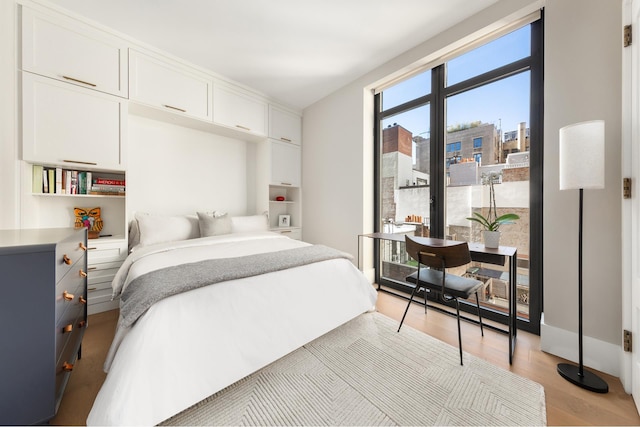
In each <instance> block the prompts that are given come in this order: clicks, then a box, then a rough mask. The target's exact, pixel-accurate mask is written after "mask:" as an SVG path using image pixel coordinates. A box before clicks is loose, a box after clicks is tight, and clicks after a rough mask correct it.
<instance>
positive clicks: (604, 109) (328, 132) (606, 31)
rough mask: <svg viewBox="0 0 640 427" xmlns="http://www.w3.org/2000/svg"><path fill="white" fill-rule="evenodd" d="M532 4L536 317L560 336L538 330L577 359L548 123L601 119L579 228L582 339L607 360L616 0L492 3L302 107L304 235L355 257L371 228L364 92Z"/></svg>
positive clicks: (615, 298)
mask: <svg viewBox="0 0 640 427" xmlns="http://www.w3.org/2000/svg"><path fill="white" fill-rule="evenodd" d="M541 6H546V9H545V18H546V21H545V30H546V42H545V44H546V46H545V63H546V65H545V130H544V138H545V158H544V162H545V165H544V236H543V237H544V246H543V249H544V254H545V256H544V304H545V322H546V324H547V326H549V328H547V332H550V331H559V332H561V333H560V334H553V336H552V334H551V333H549V334H548V335H547V336H545V334H544V333H543V335H542V343H543V345H546V344H547V343H549V342H551V341H553V342H556V341H558V340H557V339H556V338H560V337H561V335H563V334H562V333H566V335H565V336H564V337H562V338H561V339H560V341H564V342H565V343H567V348H568V349H570V351H569V353H567V354H565V353H563V352H562V351H560V349H556V348H551V347H547V348H549V349H550V351H552V352H556V354H562V355H564V356H565V357H570V358H572V359H574V360H575V359H577V355H576V353H577V338H576V334H575V331H576V330H577V320H576V319H577V309H576V306H577V294H576V286H577V285H576V270H577V268H576V266H575V261H576V255H575V252H576V250H577V231H575V226H576V223H577V193H576V194H575V195H572V194H569V193H567V192H563V193H560V192H559V191H558V190H557V188H558V185H557V184H558V164H557V142H558V141H557V140H558V137H557V134H558V129H559V128H560V127H561V126H564V125H566V124H569V123H573V122H576V121H581V120H588V119H594V118H603V119H605V120H606V122H607V158H606V162H607V165H606V170H607V188H606V189H605V190H601V191H599V192H596V191H588V192H587V196H586V199H587V200H586V209H587V212H588V218H587V219H586V220H585V221H586V229H587V230H589V233H592V234H591V235H589V239H590V242H589V243H588V246H586V247H585V256H587V257H590V258H589V259H591V260H592V261H590V262H589V263H588V264H590V265H589V266H588V270H587V273H588V274H587V275H586V276H588V277H589V283H587V284H585V300H584V303H585V313H586V315H585V335H588V336H591V337H593V339H594V340H595V345H598V346H599V348H600V349H605V351H604V353H611V354H612V358H614V359H616V360H617V359H618V354H617V351H618V350H619V344H618V343H619V338H620V333H621V330H620V322H621V319H620V311H621V290H620V288H621V284H620V281H621V275H620V261H619V260H620V244H621V243H620V226H619V218H620V208H619V206H620V202H619V200H620V199H619V197H620V184H619V180H620V174H619V170H620V166H619V164H620V125H621V124H620V114H621V112H620V103H621V101H620V85H621V80H620V75H621V68H620V67H621V65H620V64H621V55H620V50H621V46H620V40H621V0H607V1H603V0H547V1H546V2H542V1H534V0H530V1H527V0H518V1H515V0H503V1H500V2H498V3H496V4H495V5H493V6H492V7H490V8H488V9H485V10H484V11H482V12H480V13H479V14H477V15H475V16H474V17H471V18H470V19H468V20H466V21H464V22H462V23H461V24H459V25H456V26H455V27H453V28H451V29H450V30H447V31H445V32H443V33H441V34H439V35H438V36H436V37H434V38H432V39H430V40H427V41H425V42H424V43H423V44H421V45H419V46H417V47H415V48H414V49H411V50H410V51H408V52H406V53H404V54H402V55H400V56H398V57H397V58H395V59H393V60H392V61H389V62H388V63H386V64H384V65H383V66H381V67H379V68H377V69H375V70H373V71H371V72H370V73H368V74H367V75H365V76H363V77H362V78H360V79H358V80H357V81H355V82H353V83H351V84H349V85H348V86H346V87H344V88H342V89H340V90H338V91H336V92H335V93H332V94H331V95H329V96H327V97H326V98H324V99H322V100H320V101H319V102H317V103H315V104H314V105H311V106H310V107H308V108H307V109H305V111H304V122H303V123H304V126H303V129H304V150H303V182H304V189H305V196H304V203H303V220H304V224H305V232H304V236H305V239H306V240H308V241H310V242H313V243H323V244H327V245H330V246H334V247H337V248H339V249H342V250H345V251H349V252H351V253H353V254H356V251H357V238H356V236H357V235H358V234H359V233H362V232H371V231H373V230H372V224H373V221H372V220H369V218H373V201H372V200H373V199H372V197H371V192H372V189H371V188H372V185H373V174H372V172H371V171H372V169H369V170H367V169H365V167H364V166H363V161H364V162H367V161H369V160H370V159H371V150H372V146H373V126H372V123H373V110H372V108H371V105H372V98H373V94H372V93H371V92H370V91H368V90H367V89H368V88H372V87H375V85H376V84H377V82H380V81H384V79H385V78H388V77H389V76H393V75H397V74H400V73H402V72H403V71H406V70H407V69H410V68H412V67H415V66H416V65H419V64H424V63H429V62H430V61H433V60H436V59H437V58H438V57H440V56H442V54H443V53H445V52H447V51H450V50H451V49H453V48H455V47H459V46H460V45H461V44H464V43H466V42H467V41H469V40H473V39H476V38H477V37H478V36H480V35H482V34H486V33H487V32H489V31H490V30H493V29H496V28H498V27H500V26H502V25H504V24H505V23H507V22H511V21H513V19H515V18H516V17H519V16H520V17H521V16H524V15H526V14H528V13H530V12H533V11H535V10H537V9H538V8H539V7H541ZM363 124H364V125H363ZM365 171H366V173H363V172H365ZM363 201H366V203H364V204H363ZM364 219H367V220H368V221H369V222H368V223H365V221H364ZM568 242H569V243H568ZM574 242H576V243H575V244H574ZM596 242H597V245H598V248H597V249H596V247H595V245H596ZM368 251H370V249H368ZM596 254H597V256H596ZM594 256H596V257H595V258H594ZM369 258H370V257H369ZM365 267H370V265H367V266H365ZM567 335H568V336H567ZM611 349H613V351H611ZM585 350H586V348H585ZM516 351H518V350H517V349H516ZM600 354H602V353H599V355H600ZM585 360H588V362H589V363H587V364H588V365H589V364H590V366H592V367H594V368H597V369H604V370H606V371H608V372H610V373H614V374H617V362H612V363H610V361H609V359H607V360H601V359H600V358H599V356H597V357H593V358H590V359H585Z"/></svg>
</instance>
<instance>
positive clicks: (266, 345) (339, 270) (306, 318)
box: [87, 232, 376, 425]
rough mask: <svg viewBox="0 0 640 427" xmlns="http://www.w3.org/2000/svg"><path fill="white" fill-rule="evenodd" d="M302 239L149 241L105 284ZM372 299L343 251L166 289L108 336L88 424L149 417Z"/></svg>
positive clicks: (250, 368)
mask: <svg viewBox="0 0 640 427" xmlns="http://www.w3.org/2000/svg"><path fill="white" fill-rule="evenodd" d="M303 245H307V243H304V242H300V241H297V240H292V239H289V238H287V237H284V236H282V235H280V234H276V233H269V232H263V233H243V234H230V235H224V236H215V237H207V238H199V239H192V240H186V241H181V242H172V243H166V244H159V245H153V246H149V247H146V248H142V249H140V250H139V251H135V252H133V253H132V254H131V255H130V256H129V258H127V260H126V261H125V263H124V264H123V266H122V268H121V270H120V271H119V272H118V274H117V275H116V278H115V279H114V282H113V286H114V293H115V294H119V293H120V292H121V291H122V289H124V288H125V287H126V285H127V284H128V283H129V282H130V281H131V280H132V279H133V278H135V277H137V276H139V275H141V274H144V273H146V272H149V271H152V270H154V269H157V268H163V267H166V266H169V265H177V264H179V263H184V262H195V261H200V260H203V259H209V258H229V257H236V256H243V255H248V254H255V253H261V252H269V251H278V250H284V249H290V248H294V247H300V246H303ZM375 301H376V293H375V291H374V288H373V287H372V286H371V284H370V283H369V282H368V281H367V280H366V279H365V277H364V276H363V275H362V274H361V272H360V271H358V269H356V268H355V267H354V266H353V264H352V263H351V262H349V261H348V260H346V259H335V260H330V261H323V262H318V263H314V264H309V265H306V266H303V267H296V268H292V269H289V270H284V271H278V272H273V273H267V274H263V275H260V276H254V277H248V278H245V279H240V280H233V281H228V282H223V283H218V284H215V285H211V286H205V287H203V288H199V289H195V290H192V291H189V292H185V293H182V294H179V295H174V296H172V297H169V298H167V299H165V300H162V301H160V302H158V303H156V304H155V305H154V306H153V307H151V308H150V309H149V310H148V311H147V313H145V314H144V315H143V316H142V317H141V318H140V319H139V320H138V321H137V323H136V324H135V325H134V326H133V327H132V328H131V329H130V330H129V331H121V332H119V333H118V335H117V336H116V339H115V340H114V344H113V346H112V349H111V350H110V355H109V358H108V360H107V362H106V363H105V370H106V369H108V370H109V373H108V375H107V378H106V380H105V383H104V384H103V386H102V388H101V390H100V392H99V393H98V396H97V398H96V400H95V402H94V405H93V408H92V409H91V412H90V414H89V417H88V418H87V424H88V425H141V424H144V425H153V424H157V423H159V422H161V421H163V420H165V419H167V418H169V417H171V416H172V415H174V414H176V413H178V412H180V411H182V410H184V409H186V408H188V407H189V406H191V405H193V404H195V403H197V402H199V401H200V400H202V399H204V398H206V397H208V396H210V395H211V394H213V393H215V392H217V391H219V390H221V389H223V388H224V387H226V386H228V385H230V384H232V383H234V382H236V381H238V380H239V379H241V378H243V377H245V376H247V375H249V374H250V373H252V372H254V371H256V370H258V369H260V368H262V367H264V366H266V365H267V364H269V363H271V362H273V361H275V360H277V359H279V358H280V357H282V356H284V355H286V354H287V353H289V352H291V351H293V350H295V349H296V348H298V347H300V346H302V345H304V344H306V343H307V342H309V341H312V340H313V339H315V338H317V337H319V336H321V335H323V334H324V333H326V332H328V331H330V330H332V329H334V328H336V327H337V326H340V325H342V324H343V323H345V322H347V321H349V320H351V319H353V318H354V317H356V316H357V315H359V314H361V313H363V312H365V311H367V310H371V309H373V307H374V306H375Z"/></svg>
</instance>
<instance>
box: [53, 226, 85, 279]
mask: <svg viewBox="0 0 640 427" xmlns="http://www.w3.org/2000/svg"><path fill="white" fill-rule="evenodd" d="M84 233H86V231H85V230H84V229H82V230H78V231H77V232H76V233H73V234H72V235H71V236H70V237H69V238H67V239H65V240H63V241H62V242H60V243H58V245H57V246H56V258H55V259H56V283H58V282H59V281H60V279H62V278H63V277H64V276H65V275H66V274H67V273H68V272H69V270H70V269H71V268H72V267H73V266H74V265H75V264H76V263H77V262H78V261H80V260H84V256H85V253H86V250H85V249H83V248H85V246H84Z"/></svg>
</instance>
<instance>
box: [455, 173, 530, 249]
mask: <svg viewBox="0 0 640 427" xmlns="http://www.w3.org/2000/svg"><path fill="white" fill-rule="evenodd" d="M500 174H501V172H490V173H488V174H482V184H483V185H488V186H489V213H488V214H487V216H486V217H485V216H484V215H482V214H481V213H479V212H474V213H473V216H472V217H468V218H467V219H468V220H469V221H475V222H477V223H479V224H480V225H482V226H483V227H484V231H483V236H482V237H483V239H484V245H485V246H486V247H487V248H497V247H498V246H500V226H502V225H504V224H513V223H514V222H515V221H516V220H517V219H520V217H519V216H518V215H516V214H514V213H507V214H504V215H500V216H498V213H497V209H496V193H495V189H494V187H493V186H494V183H495V182H496V181H497V180H498V177H499V176H500Z"/></svg>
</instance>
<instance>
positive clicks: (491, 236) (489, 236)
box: [482, 230, 500, 248]
mask: <svg viewBox="0 0 640 427" xmlns="http://www.w3.org/2000/svg"><path fill="white" fill-rule="evenodd" d="M482 238H483V240H484V246H485V248H497V247H498V246H500V232H499V231H489V230H484V231H483V232H482Z"/></svg>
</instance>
